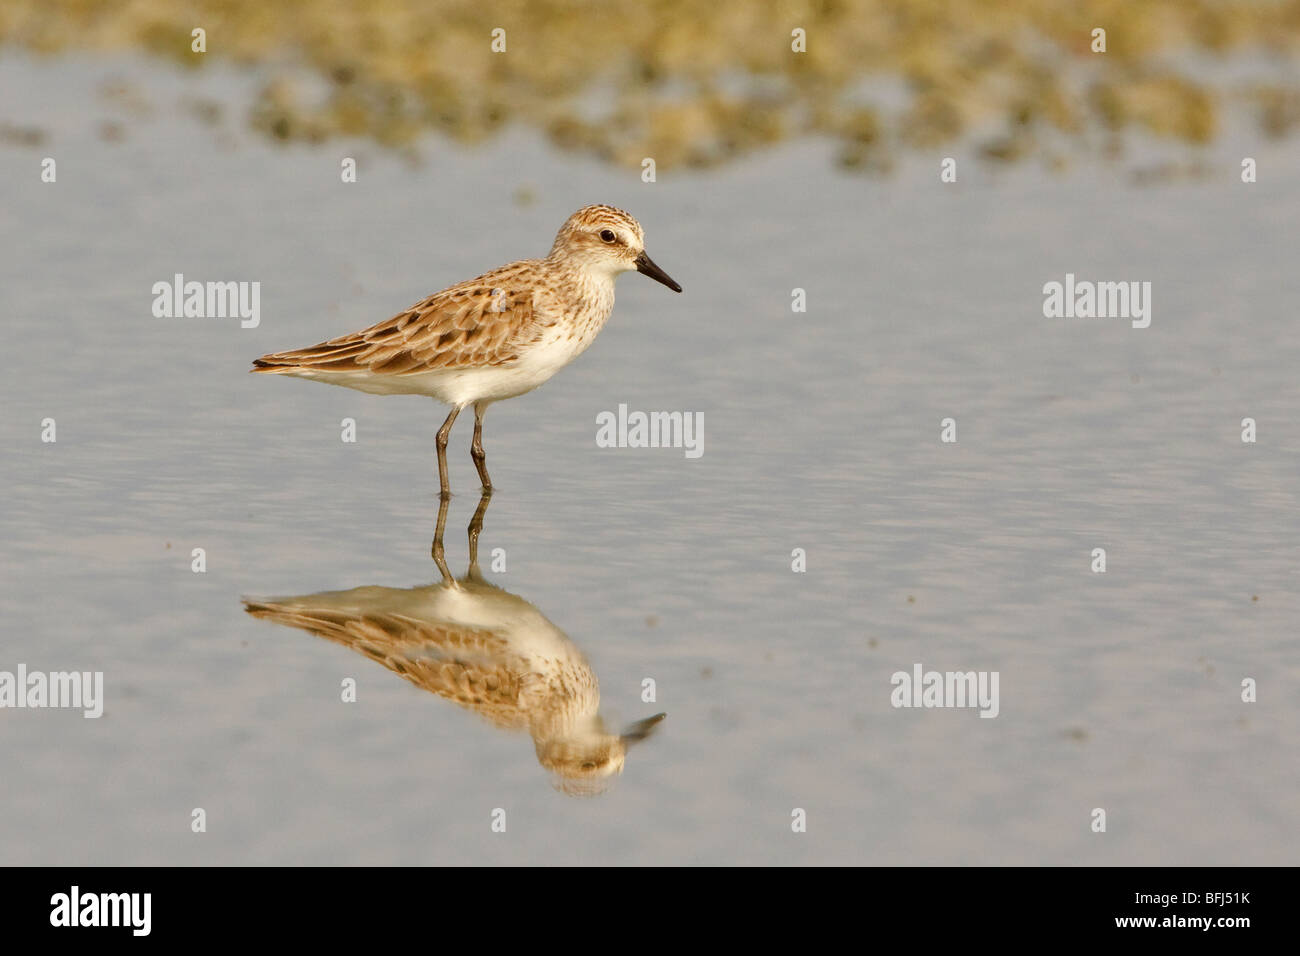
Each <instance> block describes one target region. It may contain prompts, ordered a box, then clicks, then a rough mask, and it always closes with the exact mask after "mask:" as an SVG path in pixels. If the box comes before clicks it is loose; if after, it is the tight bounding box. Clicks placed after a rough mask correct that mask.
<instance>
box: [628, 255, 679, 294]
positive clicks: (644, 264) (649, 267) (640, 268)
mask: <svg viewBox="0 0 1300 956" xmlns="http://www.w3.org/2000/svg"><path fill="white" fill-rule="evenodd" d="M636 271H637V272H639V273H641V274H642V275H643V276H649V277H650V278H652V279H654V280H655V282H662V283H663V284H664V285H666V286H668V288H670V289H672V290H673V291H674V292H681V291H682V287H681V286H679V285H678V284H677V283H676V282H674V281H673V277H672V276H670V275H669V274H668V273H667V272H664V270H663V269H660V268H659V267H658V266H657V265H655V263H654V260H653V259H651V258H650V257H649V256H647V255H646V254H645V253H644V252H642V253H641V255H639V256H637V257H636Z"/></svg>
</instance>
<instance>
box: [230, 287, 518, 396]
mask: <svg viewBox="0 0 1300 956" xmlns="http://www.w3.org/2000/svg"><path fill="white" fill-rule="evenodd" d="M523 265H525V264H524V263H516V264H515V265H513V266H507V267H505V268H504V269H498V270H496V271H495V272H489V273H487V274H486V275H482V276H479V277H478V278H477V279H470V280H469V281H468V282H462V283H460V284H458V285H454V286H452V287H451V288H449V289H444V290H443V291H441V292H435V293H434V294H433V295H431V296H429V297H428V298H427V299H424V300H423V301H421V302H417V303H416V304H415V305H413V306H412V307H411V308H409V309H407V310H406V311H405V312H401V313H399V314H397V315H395V316H393V317H392V318H391V319H388V320H386V321H384V322H380V323H379V324H378V325H372V326H371V327H370V328H368V329H365V330H363V331H361V332H353V333H352V334H350V335H341V336H339V337H338V338H336V339H330V340H329V341H328V342H322V343H321V344H320V345H313V346H311V347H310V348H305V349H292V350H290V351H287V352H274V353H272V354H270V355H263V356H262V357H261V358H260V359H257V360H256V361H255V362H254V363H253V365H254V369H253V370H254V371H257V372H275V371H281V370H287V369H290V368H304V369H312V370H315V371H321V372H357V371H370V372H382V373H384V374H386V375H413V374H418V373H420V372H431V371H436V370H438V369H455V368H464V367H467V366H477V367H482V366H485V365H507V364H509V363H510V362H513V361H515V360H516V359H518V357H519V350H520V348H521V347H523V346H526V345H527V344H528V343H529V342H531V341H533V340H534V339H536V338H537V336H538V335H539V334H540V333H541V331H542V329H543V326H544V324H543V323H542V322H540V321H539V319H538V317H537V315H536V313H535V311H534V308H533V291H532V286H531V284H530V283H528V282H527V281H521V280H523V279H524V276H521V274H520V273H521V272H522V271H523V270H522V269H521V268H520V267H521V266H523Z"/></svg>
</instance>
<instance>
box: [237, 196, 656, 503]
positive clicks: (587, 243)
mask: <svg viewBox="0 0 1300 956" xmlns="http://www.w3.org/2000/svg"><path fill="white" fill-rule="evenodd" d="M632 269H635V270H637V271H638V272H640V273H642V274H644V275H648V276H649V277H650V278H652V279H655V280H656V281H658V282H662V283H663V284H664V285H666V286H668V288H670V289H672V290H673V291H674V292H681V291H682V287H681V286H679V285H678V284H677V283H676V282H674V281H673V280H672V278H671V277H670V276H669V275H668V273H666V272H664V271H663V270H662V269H660V268H659V267H658V266H657V265H655V264H654V262H653V260H651V258H650V257H649V256H648V255H646V252H645V234H644V233H643V232H642V229H641V224H640V223H638V222H637V221H636V219H634V218H633V217H632V216H630V215H629V214H628V213H626V212H624V211H623V210H621V209H615V208H614V207H613V206H601V205H597V206H584V207H583V208H582V209H579V210H578V211H577V212H575V213H574V214H573V215H572V216H570V217H569V218H568V221H566V222H565V224H564V225H563V226H562V227H561V228H560V231H559V233H558V234H557V235H556V237H555V244H554V245H553V246H552V247H551V252H550V255H548V256H547V257H546V258H545V259H525V260H522V261H520V262H512V263H510V265H507V266H502V267H501V268H500V269H495V270H493V271H492V272H487V273H484V274H483V275H481V276H479V277H478V278H476V279H469V280H468V281H466V282H460V283H457V284H456V285H453V286H450V287H449V288H446V289H443V290H442V291H441V292H435V293H434V294H433V295H431V296H429V297H428V298H426V299H423V300H421V301H420V302H417V303H416V304H415V305H413V306H411V308H409V309H407V310H406V311H404V312H401V313H399V314H397V315H395V316H393V317H392V318H391V319H387V320H386V321H384V322H380V323H379V324H378V325H372V326H371V327H370V328H368V329H364V330H362V331H360V332H353V333H352V334H350V335H342V336H339V337H338V338H335V339H330V340H329V341H328V342H322V343H321V344H320V345H313V346H311V347H310V348H305V349H293V350H291V351H287V352H274V353H272V354H270V355H263V356H262V357H261V358H260V359H257V360H256V361H254V362H253V366H254V367H253V369H252V371H254V372H270V373H274V374H279V375H296V376H298V377H299V378H309V379H314V380H315V381H318V382H329V383H330V384H332V385H346V386H347V387H349V388H355V389H359V390H360V391H363V392H373V393H375V394H379V395H397V394H402V395H429V396H432V397H433V398H435V399H437V400H438V401H440V402H443V403H445V404H447V405H450V406H451V413H450V414H449V415H448V416H447V420H446V421H444V422H443V423H442V428H440V429H438V440H437V445H438V480H439V484H440V486H441V491H442V494H443V496H446V495H448V494H450V493H451V486H450V483H449V482H448V480H447V440H448V439H449V438H450V436H451V427H452V425H453V423H455V421H456V416H457V415H459V414H460V411H461V409H463V408H464V407H465V406H466V405H473V406H474V442H473V444H472V445H471V446H470V455H471V456H472V457H473V459H474V465H475V467H476V468H477V469H478V475H479V478H480V479H482V482H483V490H484V491H485V492H490V491H491V490H492V480H491V479H490V478H489V477H488V471H487V458H486V455H485V454H484V452H483V413H484V412H485V411H486V410H487V407H488V405H490V404H491V403H492V402H497V401H500V400H501V399H503V398H513V397H514V396H516V395H522V394H523V393H524V392H528V391H531V390H532V389H534V388H536V387H537V386H538V385H541V384H542V383H543V382H545V381H546V380H547V379H549V378H550V377H551V376H552V375H554V374H555V373H556V372H558V371H559V370H560V369H562V368H563V367H564V366H566V365H568V364H569V363H570V362H572V361H573V360H574V359H575V358H577V357H578V356H579V355H581V354H582V353H583V352H584V351H585V350H586V349H587V347H588V346H589V345H591V343H592V341H593V340H594V339H595V338H596V336H597V335H598V334H599V332H600V330H601V329H602V328H604V325H605V321H606V320H607V319H608V318H609V315H610V312H612V311H613V309H614V280H615V279H616V278H618V276H619V274H620V273H623V272H629V271H631V270H632Z"/></svg>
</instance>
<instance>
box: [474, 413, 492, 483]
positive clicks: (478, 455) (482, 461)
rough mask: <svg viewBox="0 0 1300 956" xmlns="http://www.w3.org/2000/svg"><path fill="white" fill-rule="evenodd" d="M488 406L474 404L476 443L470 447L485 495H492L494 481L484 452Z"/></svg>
mask: <svg viewBox="0 0 1300 956" xmlns="http://www.w3.org/2000/svg"><path fill="white" fill-rule="evenodd" d="M485 411H487V406H486V405H484V404H483V403H482V402H476V403H475V404H474V443H473V444H472V445H470V446H469V454H470V457H471V458H473V459H474V467H475V468H477V469H478V477H479V480H480V481H481V482H483V494H485V495H490V494H492V479H491V478H489V477H488V470H487V452H485V451H484V450H483V413H484V412H485Z"/></svg>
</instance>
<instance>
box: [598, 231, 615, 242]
mask: <svg viewBox="0 0 1300 956" xmlns="http://www.w3.org/2000/svg"><path fill="white" fill-rule="evenodd" d="M600 238H601V239H603V240H604V241H605V242H613V241H614V240H615V239H617V238H618V237H617V236H616V235H614V230H613V229H602V230H600Z"/></svg>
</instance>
